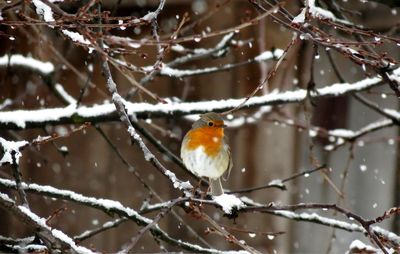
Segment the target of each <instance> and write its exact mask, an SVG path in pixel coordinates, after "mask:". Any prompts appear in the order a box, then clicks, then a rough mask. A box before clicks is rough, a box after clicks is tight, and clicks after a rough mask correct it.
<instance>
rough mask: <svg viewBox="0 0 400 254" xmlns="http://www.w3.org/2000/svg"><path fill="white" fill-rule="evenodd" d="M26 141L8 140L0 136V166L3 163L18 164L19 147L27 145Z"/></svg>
mask: <svg viewBox="0 0 400 254" xmlns="http://www.w3.org/2000/svg"><path fill="white" fill-rule="evenodd" d="M28 144H29V142H28V141H25V140H24V141H8V140H5V139H4V138H2V137H0V145H1V148H2V150H3V153H4V154H3V157H2V158H1V160H0V166H1V165H4V164H19V159H20V158H21V156H22V153H21V149H22V148H23V147H25V146H26V145H28Z"/></svg>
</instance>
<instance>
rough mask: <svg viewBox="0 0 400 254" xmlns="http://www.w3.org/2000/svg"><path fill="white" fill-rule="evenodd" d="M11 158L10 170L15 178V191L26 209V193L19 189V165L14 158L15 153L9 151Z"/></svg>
mask: <svg viewBox="0 0 400 254" xmlns="http://www.w3.org/2000/svg"><path fill="white" fill-rule="evenodd" d="M11 156H12V165H11V167H12V169H13V175H14V178H15V184H16V186H17V191H18V194H19V197H20V198H21V202H22V205H23V206H25V207H26V208H29V203H28V199H27V198H26V193H25V191H24V189H23V188H22V187H21V176H22V174H21V171H20V170H19V163H18V161H17V157H16V152H15V151H14V150H13V151H11Z"/></svg>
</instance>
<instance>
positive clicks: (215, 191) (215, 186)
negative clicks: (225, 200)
mask: <svg viewBox="0 0 400 254" xmlns="http://www.w3.org/2000/svg"><path fill="white" fill-rule="evenodd" d="M209 183H210V188H211V195H213V196H219V195H222V194H224V190H223V189H222V185H221V180H220V179H219V178H217V179H211V178H209Z"/></svg>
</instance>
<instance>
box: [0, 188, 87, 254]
mask: <svg viewBox="0 0 400 254" xmlns="http://www.w3.org/2000/svg"><path fill="white" fill-rule="evenodd" d="M0 207H1V208H3V209H5V210H8V211H10V212H11V213H12V214H13V215H14V216H16V217H17V218H18V219H19V220H21V221H22V222H24V223H25V224H27V225H29V226H31V227H33V228H34V229H35V231H36V232H37V234H38V235H39V237H40V239H42V240H43V242H44V243H45V244H46V246H47V248H48V249H49V250H50V251H51V252H54V251H56V250H59V251H60V250H61V251H62V250H65V249H72V250H73V251H74V252H76V253H94V252H92V251H91V250H89V249H87V248H85V247H82V246H78V245H76V244H75V242H74V241H73V240H72V239H71V238H69V237H68V236H67V235H66V234H64V233H63V232H62V231H60V230H57V229H52V228H51V227H49V226H48V225H47V224H46V219H45V218H41V217H39V216H37V215H36V214H34V213H32V212H31V211H30V210H29V209H28V208H26V207H24V206H17V205H16V204H15V203H14V201H12V200H11V199H10V198H9V197H8V196H7V195H5V194H3V193H0Z"/></svg>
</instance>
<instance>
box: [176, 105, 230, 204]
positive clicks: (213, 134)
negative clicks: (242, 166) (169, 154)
mask: <svg viewBox="0 0 400 254" xmlns="http://www.w3.org/2000/svg"><path fill="white" fill-rule="evenodd" d="M225 127H226V125H225V123H224V120H223V118H222V116H221V114H218V113H215V112H209V113H205V114H202V115H200V118H199V119H198V120H197V121H195V122H194V123H193V125H192V128H191V129H190V130H189V131H188V132H187V133H186V135H185V136H184V138H183V141H182V146H181V158H182V161H183V164H184V165H185V166H186V168H187V169H188V170H189V171H190V172H192V173H193V174H195V175H196V176H198V177H207V178H208V179H209V186H210V189H211V195H212V196H220V195H222V194H224V191H223V188H222V184H221V180H220V178H221V176H222V175H223V174H224V172H225V171H227V170H228V172H229V171H230V170H231V168H232V156H231V150H230V147H229V145H228V140H227V137H226V136H225V134H224V128H225Z"/></svg>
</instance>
